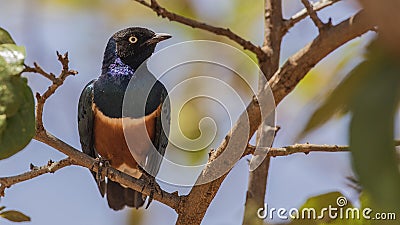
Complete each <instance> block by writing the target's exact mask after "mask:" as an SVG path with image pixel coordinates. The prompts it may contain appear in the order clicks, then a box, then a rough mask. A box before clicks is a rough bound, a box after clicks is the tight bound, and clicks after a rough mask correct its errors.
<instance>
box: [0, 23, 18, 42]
mask: <svg viewBox="0 0 400 225" xmlns="http://www.w3.org/2000/svg"><path fill="white" fill-rule="evenodd" d="M1 44H15V42H14V40H13V39H12V38H11V35H10V34H9V33H8V32H7V31H6V30H4V29H3V28H1V27H0V45H1Z"/></svg>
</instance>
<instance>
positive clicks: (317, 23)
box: [301, 0, 325, 32]
mask: <svg viewBox="0 0 400 225" xmlns="http://www.w3.org/2000/svg"><path fill="white" fill-rule="evenodd" d="M301 2H302V3H303V5H304V6H305V7H306V10H307V13H308V15H310V18H311V20H312V21H313V23H314V24H315V26H317V28H318V30H319V32H322V31H323V30H324V27H325V24H324V23H323V22H322V21H321V19H320V18H319V17H318V15H317V12H316V11H315V10H314V9H313V5H312V4H311V3H310V2H309V1H308V0H301Z"/></svg>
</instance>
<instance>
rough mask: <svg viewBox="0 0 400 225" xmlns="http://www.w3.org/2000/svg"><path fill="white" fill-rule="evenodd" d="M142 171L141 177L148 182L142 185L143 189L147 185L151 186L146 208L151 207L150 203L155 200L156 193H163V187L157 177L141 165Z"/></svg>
mask: <svg viewBox="0 0 400 225" xmlns="http://www.w3.org/2000/svg"><path fill="white" fill-rule="evenodd" d="M139 170H140V172H142V176H141V179H142V180H144V181H145V182H146V184H145V185H144V186H143V187H142V191H143V190H144V189H145V188H146V186H147V187H149V188H150V195H149V200H148V201H147V205H146V209H147V208H149V206H150V203H151V202H152V201H153V197H154V193H158V194H160V195H161V196H162V195H163V192H162V189H161V187H160V185H158V183H157V181H156V178H155V177H153V176H151V175H150V174H149V173H147V172H146V171H145V170H144V169H143V168H142V167H140V166H139Z"/></svg>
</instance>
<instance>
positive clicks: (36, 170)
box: [0, 158, 72, 196]
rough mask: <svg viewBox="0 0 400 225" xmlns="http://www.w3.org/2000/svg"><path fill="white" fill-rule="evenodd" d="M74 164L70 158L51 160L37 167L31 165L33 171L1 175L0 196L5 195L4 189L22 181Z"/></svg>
mask: <svg viewBox="0 0 400 225" xmlns="http://www.w3.org/2000/svg"><path fill="white" fill-rule="evenodd" d="M70 165H72V161H71V159H70V158H66V159H63V160H60V161H58V162H53V161H49V162H48V163H47V165H45V166H41V167H35V166H33V165H31V171H29V172H26V173H23V174H20V175H16V176H9V177H0V196H4V191H5V189H6V188H9V187H11V186H12V185H14V184H17V183H21V182H23V181H26V180H30V179H32V178H35V177H38V176H41V175H43V174H46V173H54V172H56V171H57V170H59V169H62V168H64V167H66V166H70Z"/></svg>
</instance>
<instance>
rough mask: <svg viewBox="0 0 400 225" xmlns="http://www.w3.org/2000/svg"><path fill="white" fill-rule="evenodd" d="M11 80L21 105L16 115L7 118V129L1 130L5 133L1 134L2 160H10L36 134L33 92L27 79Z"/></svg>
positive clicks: (0, 148)
mask: <svg viewBox="0 0 400 225" xmlns="http://www.w3.org/2000/svg"><path fill="white" fill-rule="evenodd" d="M11 80H12V81H10V82H12V85H13V88H14V90H15V92H14V94H15V95H16V96H18V100H19V101H20V105H19V108H18V111H17V112H16V113H15V114H14V115H12V116H11V117H8V116H7V117H6V122H5V127H4V125H3V128H1V130H3V132H2V133H1V134H0V135H1V136H0V159H4V158H8V157H10V156H12V155H13V154H15V153H17V152H19V151H20V150H22V149H23V148H24V147H25V146H26V145H27V144H28V143H29V142H30V140H31V139H32V138H33V136H34V134H35V114H34V104H35V103H34V99H33V94H32V91H31V89H30V88H29V87H28V85H27V83H26V79H23V78H20V77H12V78H11ZM0 83H2V82H1V81H0ZM17 93H18V94H17ZM3 117H4V114H3ZM3 122H4V120H3Z"/></svg>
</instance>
